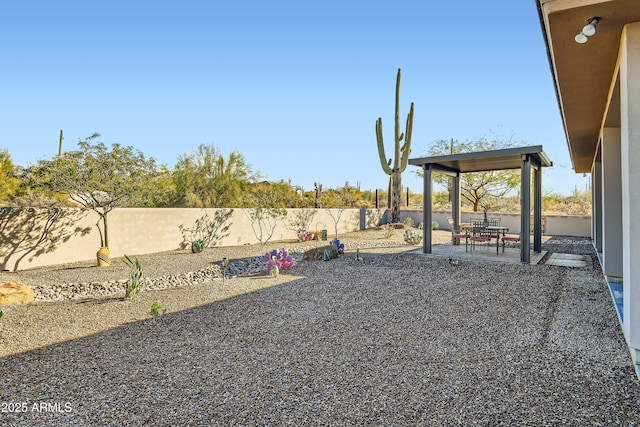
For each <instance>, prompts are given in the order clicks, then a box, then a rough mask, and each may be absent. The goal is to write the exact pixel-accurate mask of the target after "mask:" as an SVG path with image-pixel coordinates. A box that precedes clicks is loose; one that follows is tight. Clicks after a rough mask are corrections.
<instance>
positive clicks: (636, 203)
mask: <svg viewBox="0 0 640 427" xmlns="http://www.w3.org/2000/svg"><path fill="white" fill-rule="evenodd" d="M620 110H621V113H620V122H621V128H622V134H621V144H622V167H621V170H622V224H623V229H624V230H625V232H624V234H623V239H622V246H623V254H624V255H623V257H624V260H623V297H624V305H623V316H624V322H623V325H622V329H623V331H624V334H625V337H626V339H627V343H628V344H629V347H630V349H631V354H632V357H633V358H634V361H635V363H640V360H638V356H639V354H638V352H639V351H640V350H639V349H640V263H639V262H637V260H639V259H640V239H639V238H638V237H640V222H639V221H638V212H640V191H638V183H639V182H640V120H639V119H638V118H639V117H640V23H634V24H629V25H627V26H625V28H624V30H623V32H622V38H621V47H620Z"/></svg>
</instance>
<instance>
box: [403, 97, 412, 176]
mask: <svg viewBox="0 0 640 427" xmlns="http://www.w3.org/2000/svg"><path fill="white" fill-rule="evenodd" d="M405 130H406V132H407V138H406V140H405V142H404V145H403V146H402V149H401V151H402V160H401V161H400V172H404V170H405V169H406V168H407V164H408V163H409V154H411V137H412V135H413V102H412V103H411V110H410V111H409V114H408V115H407V127H406V129H405Z"/></svg>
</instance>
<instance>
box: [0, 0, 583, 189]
mask: <svg viewBox="0 0 640 427" xmlns="http://www.w3.org/2000/svg"><path fill="white" fill-rule="evenodd" d="M432 3H436V4H432ZM438 3H440V4H438ZM0 44H1V46H2V60H1V61H0V63H1V64H2V68H1V71H0V73H1V75H2V79H0V91H1V97H0V117H1V118H2V124H1V125H0V147H2V148H5V149H7V150H8V151H9V153H10V154H11V156H12V159H13V161H14V163H15V164H18V165H22V166H26V165H28V164H32V163H36V162H37V161H38V160H39V159H45V158H50V157H52V156H54V155H55V154H56V153H57V150H58V137H59V132H60V129H63V130H64V135H65V141H64V149H65V150H74V149H76V148H77V142H78V140H80V139H83V138H85V137H87V136H89V135H91V134H93V133H94V132H98V133H100V134H101V135H102V137H101V140H102V141H103V142H105V143H107V144H111V143H114V142H117V143H120V144H122V145H131V146H133V147H135V148H137V149H139V150H141V151H142V152H143V153H145V155H147V156H152V157H154V158H156V159H157V160H158V161H159V162H160V163H164V164H167V165H169V166H170V167H172V166H173V165H174V164H175V163H176V161H177V159H178V158H179V156H180V155H182V154H184V153H192V152H195V150H196V149H197V147H198V146H199V145H200V144H212V145H215V146H216V147H218V148H219V149H220V151H221V152H222V153H223V154H225V155H227V154H228V153H229V152H231V151H233V150H236V151H239V152H240V153H242V154H243V155H244V157H245V159H246V161H247V162H248V163H249V164H251V165H252V167H253V169H254V170H257V171H260V172H261V174H262V176H263V177H264V178H265V179H269V180H280V179H284V180H289V179H290V180H291V182H292V184H294V185H300V186H302V187H304V188H305V189H306V190H311V189H313V183H314V182H321V183H322V184H323V185H324V187H325V188H334V187H338V186H341V185H343V184H344V183H345V182H346V181H348V182H349V183H350V184H352V185H356V184H359V185H360V187H361V188H362V189H363V190H364V189H375V188H386V186H387V182H388V177H387V175H385V174H384V172H383V171H382V169H381V167H380V165H379V160H378V153H377V148H376V138H375V121H376V119H377V118H378V117H382V121H383V130H384V137H385V141H386V144H385V145H386V149H387V153H388V154H390V153H392V149H393V146H392V139H393V121H394V96H395V78H396V72H397V69H398V68H402V88H401V120H402V126H403V127H404V121H405V118H406V114H407V113H408V111H409V106H410V103H411V102H414V103H415V119H414V130H413V144H412V154H411V157H420V156H422V155H424V154H425V152H426V150H427V148H428V146H429V145H430V144H431V143H433V142H434V141H435V140H438V139H451V138H454V139H457V140H465V139H472V138H477V137H486V136H488V135H489V134H490V132H493V133H494V134H498V135H503V136H504V137H513V138H514V140H516V141H519V142H521V144H522V145H543V147H544V150H545V152H546V153H547V155H548V156H549V157H550V158H551V160H553V162H554V165H555V166H554V167H553V168H550V169H547V170H545V173H544V175H543V186H544V189H545V190H546V191H550V190H553V191H555V192H561V193H569V192H571V191H572V190H574V189H575V188H578V189H581V190H583V189H585V188H586V185H587V178H585V177H583V176H582V175H581V174H580V175H576V174H575V173H574V172H573V170H572V169H571V167H570V159H569V153H568V149H567V144H566V140H565V137H564V130H563V127H562V121H561V116H560V112H559V110H558V106H557V102H556V98H555V92H554V89H553V82H552V78H551V73H550V70H549V64H548V61H547V57H546V51H545V46H544V42H543V38H542V33H541V30H540V24H539V21H538V15H537V11H536V7H535V2H534V0H518V1H513V0H498V1H493V2H478V1H457V2H427V1H405V2H390V1H378V0H373V1H347V0H342V1H334V0H325V1H323V2H300V1H295V2H294V1H278V0H274V1H272V2H262V1H235V2H222V1H213V0H211V1H195V0H183V1H181V2H165V1H154V2H151V1H131V0H129V1H120V0H114V1H110V2H87V1H82V2H80V1H61V2H50V1H28V0H25V1H22V2H5V3H3V4H2V6H0ZM416 170H417V168H416V167H413V166H409V167H408V168H407V171H406V172H405V174H404V175H403V183H404V184H405V185H408V186H409V187H410V188H411V190H412V191H416V192H421V191H422V181H421V180H420V179H419V178H416V177H415V176H414V172H415V171H416Z"/></svg>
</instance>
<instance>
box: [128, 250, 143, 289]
mask: <svg viewBox="0 0 640 427" xmlns="http://www.w3.org/2000/svg"><path fill="white" fill-rule="evenodd" d="M124 259H125V263H126V264H127V265H128V266H129V280H127V285H126V286H127V287H126V289H125V295H124V296H125V298H128V299H129V300H133V299H134V298H135V297H136V295H138V293H139V292H140V280H141V279H142V267H141V266H140V262H139V261H138V258H136V260H135V262H134V261H132V260H131V258H129V257H128V256H127V255H125V256H124Z"/></svg>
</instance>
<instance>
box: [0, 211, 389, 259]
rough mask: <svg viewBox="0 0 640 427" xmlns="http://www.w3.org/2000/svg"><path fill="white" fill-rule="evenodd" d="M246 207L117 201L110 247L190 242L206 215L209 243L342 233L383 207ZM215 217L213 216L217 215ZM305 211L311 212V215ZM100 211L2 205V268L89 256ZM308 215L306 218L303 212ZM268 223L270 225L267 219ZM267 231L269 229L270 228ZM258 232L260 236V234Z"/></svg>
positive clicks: (374, 221)
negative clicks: (279, 213)
mask: <svg viewBox="0 0 640 427" xmlns="http://www.w3.org/2000/svg"><path fill="white" fill-rule="evenodd" d="M251 212H252V211H251V210H250V209H182V208H180V209H171V208H168V209H158V208H154V209H149V208H122V209H115V210H113V211H111V212H110V213H109V214H108V233H109V251H110V253H111V256H112V257H121V256H123V255H124V254H127V255H130V256H135V255H141V254H147V253H154V252H165V251H171V250H176V249H184V248H191V242H192V241H193V240H195V239H197V235H198V233H197V232H195V229H196V221H198V220H199V219H202V218H203V217H204V216H205V215H207V216H208V217H209V218H210V219H211V220H213V221H214V223H215V222H216V221H217V223H219V224H218V225H220V227H219V228H220V229H224V228H225V227H228V229H227V230H226V231H222V230H218V232H217V233H216V235H217V238H216V239H215V243H214V244H215V245H217V246H231V245H237V244H240V245H243V244H253V243H259V242H260V241H261V240H262V241H263V242H267V241H268V242H267V244H266V245H265V248H266V249H265V252H266V250H267V249H268V250H271V249H275V248H277V247H278V244H277V241H278V240H289V239H295V238H296V230H297V229H298V228H299V227H300V224H301V223H303V222H304V223H306V224H308V225H307V227H306V228H307V229H308V230H309V231H316V230H318V231H321V230H323V229H324V230H327V234H328V239H329V240H330V239H332V238H334V237H335V235H336V231H337V233H338V236H339V234H340V233H345V232H350V231H356V230H359V229H364V228H368V227H375V226H376V225H378V224H380V223H381V221H383V217H384V214H385V210H382V209H380V210H377V209H366V210H365V209H362V210H361V209H289V210H288V211H287V216H286V217H283V218H280V219H278V220H277V221H275V222H274V221H263V223H262V225H263V227H262V230H261V228H260V224H259V222H258V221H252V220H251V217H250V214H251ZM216 218H217V219H216ZM309 218H310V219H309ZM98 219H99V218H98V215H97V214H96V213H95V212H93V211H90V210H83V209H75V208H65V209H35V208H28V209H17V208H0V269H2V270H9V271H17V270H24V269H27V268H34V267H40V266H45V265H52V264H61V263H71V262H77V261H87V260H95V259H96V252H97V251H98V249H100V234H99V232H98V229H97V227H96V226H95V224H96V223H97V222H98ZM305 219H306V220H305ZM272 226H273V227H272ZM270 234H271V237H270V238H269V237H268V236H269V235H270ZM260 236H262V237H260Z"/></svg>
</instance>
